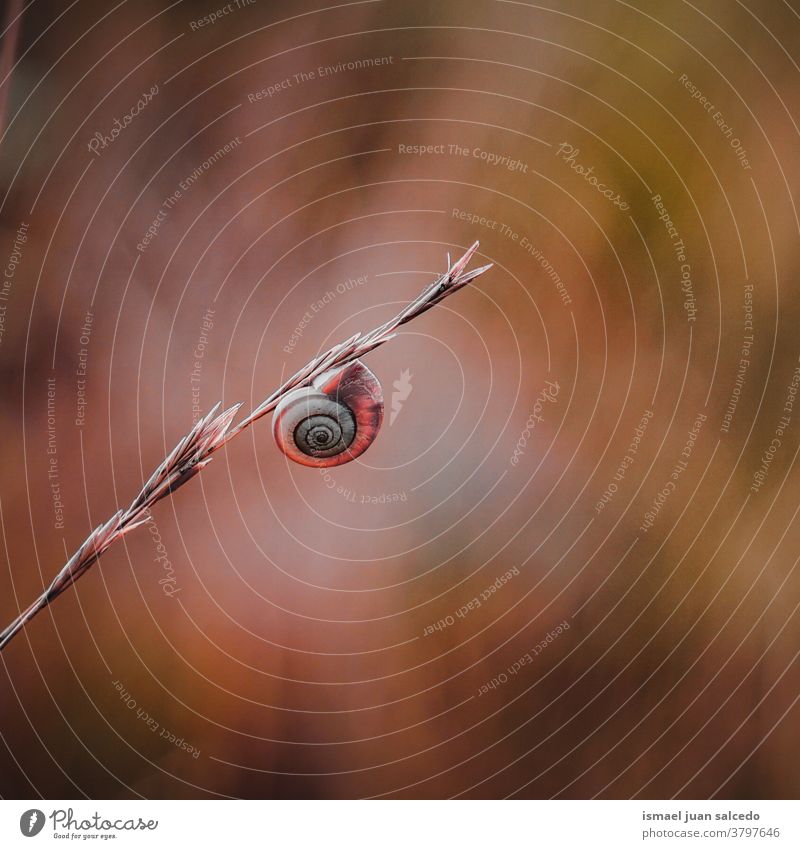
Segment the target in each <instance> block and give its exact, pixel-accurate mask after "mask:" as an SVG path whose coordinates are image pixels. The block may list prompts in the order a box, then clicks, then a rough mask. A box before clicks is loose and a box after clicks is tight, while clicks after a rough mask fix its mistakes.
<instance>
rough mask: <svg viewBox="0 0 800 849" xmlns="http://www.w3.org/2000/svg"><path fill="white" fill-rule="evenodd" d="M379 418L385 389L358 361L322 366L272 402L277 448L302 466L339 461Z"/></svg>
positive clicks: (363, 441)
mask: <svg viewBox="0 0 800 849" xmlns="http://www.w3.org/2000/svg"><path fill="white" fill-rule="evenodd" d="M382 421H383V391H382V389H381V385H380V383H379V382H378V378H377V377H375V375H374V374H373V373H372V372H371V371H370V370H369V369H368V368H367V367H366V366H365V365H364V364H363V363H362V362H361V361H360V360H356V361H355V362H353V363H350V364H349V365H346V366H340V367H338V368H335V369H331V370H330V371H326V372H325V373H324V374H321V375H320V376H319V377H317V378H316V379H315V380H314V381H313V382H312V384H311V385H310V386H304V387H302V388H300V389H295V390H294V391H293V392H290V393H289V394H288V395H287V396H286V397H285V398H284V399H283V400H282V401H281V402H280V403H279V404H278V406H277V407H276V408H275V415H274V417H273V419H272V433H273V435H274V436H275V441H276V442H277V443H278V448H280V449H281V451H283V453H284V454H285V455H286V456H287V457H289V458H290V459H291V460H294V461H295V462H296V463H301V464H302V465H304V466H316V467H317V468H324V467H327V466H340V465H341V464H342V463H349V462H350V461H351V460H355V458H356V457H358V456H359V455H361V454H363V453H364V452H365V451H366V450H367V448H369V446H370V445H372V443H373V441H374V440H375V437H376V436H377V435H378V431H379V430H380V426H381V422H382Z"/></svg>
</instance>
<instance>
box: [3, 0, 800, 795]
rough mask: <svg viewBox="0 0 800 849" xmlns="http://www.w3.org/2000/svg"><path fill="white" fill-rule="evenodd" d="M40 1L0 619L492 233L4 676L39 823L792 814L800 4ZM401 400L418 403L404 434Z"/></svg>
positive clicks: (23, 191)
mask: <svg viewBox="0 0 800 849" xmlns="http://www.w3.org/2000/svg"><path fill="white" fill-rule="evenodd" d="M20 9H21V4H17V3H14V2H12V3H8V2H7V3H6V4H5V8H4V11H3V20H4V23H3V27H4V30H3V41H2V51H3V58H4V62H5V64H4V69H3V76H4V79H3V88H2V100H3V101H4V104H5V105H4V116H3V120H2V131H3V135H2V141H0V154H1V158H0V183H1V185H0V190H2V207H1V208H0V216H2V217H1V219H0V226H1V228H2V230H1V231H0V260H2V266H3V278H2V280H0V319H1V322H0V370H2V381H3V404H2V435H3V439H2V451H3V462H2V464H0V530H1V531H2V537H3V546H2V549H1V551H2V554H1V555H0V557H1V558H2V561H3V562H2V568H0V615H1V617H2V619H3V620H4V621H3V623H1V624H5V621H10V620H11V619H13V618H14V616H16V615H17V613H18V612H19V611H20V610H21V609H22V608H23V607H24V606H25V605H27V604H28V603H29V601H31V600H32V599H33V598H34V597H35V596H36V595H38V594H39V593H40V592H41V591H42V589H43V587H45V586H46V585H47V584H48V583H49V581H50V580H51V578H52V576H53V575H54V574H55V573H56V571H57V570H58V569H59V568H60V566H61V565H62V564H63V562H64V561H65V560H66V559H67V557H68V556H69V554H71V553H72V552H73V551H74V550H75V549H76V548H77V547H78V546H79V545H80V543H81V542H82V541H83V540H84V538H85V537H86V535H87V534H88V533H89V531H90V530H91V529H92V528H94V527H95V526H96V525H98V524H99V523H100V522H101V521H103V520H105V519H106V518H107V517H108V516H110V515H111V514H112V513H113V512H114V510H116V509H117V507H118V506H121V505H124V504H127V503H129V501H130V499H131V498H132V497H133V496H134V495H135V494H136V492H138V490H139V488H140V486H141V485H142V483H143V481H144V480H145V479H146V478H147V477H148V476H149V474H150V472H151V471H152V469H153V468H155V466H156V465H157V464H158V463H159V462H160V461H161V459H162V458H163V457H164V456H165V453H166V452H167V451H168V450H169V449H171V448H172V446H173V445H174V444H175V443H176V442H177V441H178V439H179V438H180V437H181V436H182V435H183V434H184V433H185V432H186V431H187V430H188V428H189V427H190V426H191V425H192V423H193V422H195V421H196V420H197V418H198V417H199V416H200V415H201V414H203V413H205V412H206V411H207V410H208V409H209V408H210V407H211V406H212V405H213V404H214V403H216V402H217V401H220V400H221V401H223V402H224V403H226V404H231V403H234V402H236V401H243V402H244V403H245V405H246V406H248V408H249V407H251V406H254V405H256V404H258V403H259V402H260V401H261V400H262V399H263V398H264V397H266V396H267V395H268V394H269V393H270V392H271V391H272V390H273V389H275V388H276V387H277V386H278V385H279V384H280V382H281V381H282V379H284V378H285V377H286V376H287V375H288V374H291V373H293V372H294V371H296V370H297V369H298V368H300V366H302V365H303V364H304V363H305V362H306V361H307V360H309V359H310V358H312V357H313V356H315V355H316V354H317V353H319V352H320V351H322V350H324V349H325V348H326V347H328V346H330V345H332V344H334V343H335V342H337V341H340V340H342V339H344V338H346V337H347V336H349V335H351V334H352V333H354V332H355V331H357V330H368V329H370V328H371V327H373V326H376V325H377V324H379V323H381V322H383V321H385V320H386V319H388V318H389V317H390V316H391V315H393V314H394V313H395V312H397V311H398V309H399V308H400V307H401V306H402V305H403V304H404V303H406V302H407V301H408V300H410V299H411V298H413V297H414V296H415V295H416V294H417V293H418V292H419V291H420V289H421V288H422V287H423V286H424V285H425V284H427V283H428V282H429V281H431V280H432V279H433V278H434V276H435V275H436V274H437V273H439V272H441V271H442V270H444V268H445V267H446V264H447V255H448V253H449V254H450V255H451V256H453V257H456V256H459V255H460V254H461V253H462V252H463V251H464V250H465V249H466V248H467V247H468V246H469V245H470V244H471V243H472V242H473V241H475V240H476V239H479V240H480V242H481V245H480V251H479V255H478V257H477V258H476V260H477V261H478V262H493V263H494V264H495V267H494V268H493V269H492V270H491V271H490V272H489V273H487V274H486V275H484V276H483V277H481V278H480V279H479V280H477V281H476V282H475V284H474V285H472V286H470V287H468V289H467V290H465V291H463V292H461V293H460V294H458V295H456V296H454V297H453V298H452V299H449V300H448V301H447V302H446V303H445V304H443V305H442V306H440V307H437V308H436V309H435V310H432V311H431V312H429V313H427V314H426V315H425V316H423V317H421V318H420V319H418V320H416V321H414V322H413V323H412V324H409V325H407V326H406V327H405V328H404V329H403V331H402V332H401V333H400V334H399V335H398V337H397V338H396V339H394V340H392V341H391V342H390V343H389V344H387V345H386V346H384V347H383V348H381V349H380V350H378V351H376V352H374V353H373V354H371V355H370V356H369V357H368V358H367V365H369V367H370V368H371V369H372V370H373V371H374V372H375V373H376V375H377V376H378V377H379V379H380V380H381V382H382V384H383V389H384V394H385V396H386V403H387V417H386V421H385V423H384V426H383V429H382V431H381V433H380V435H379V436H378V438H377V440H376V442H375V444H374V445H373V446H372V447H371V448H370V450H369V451H368V452H367V453H366V454H364V455H363V456H362V457H361V458H360V459H359V460H358V461H356V462H353V463H350V464H348V465H344V466H340V467H337V468H334V469H331V470H329V471H326V472H320V471H318V470H313V469H308V468H305V467H301V466H299V465H295V464H292V463H290V462H289V461H287V459H286V458H285V457H284V456H283V455H282V454H281V453H280V452H279V451H278V449H277V448H276V446H275V444H274V442H273V439H272V435H271V432H270V424H269V420H262V421H261V422H259V423H258V424H257V425H255V426H254V427H253V428H252V429H251V430H249V431H247V432H246V433H245V434H243V435H242V436H241V437H240V438H238V439H237V440H236V441H234V442H232V443H231V444H230V445H229V447H228V448H227V449H226V451H225V452H223V453H222V454H220V455H217V458H216V460H215V461H214V463H212V464H211V465H210V466H209V468H207V469H206V470H205V471H204V472H203V474H202V475H201V476H199V477H198V478H196V479H195V480H194V481H193V482H192V483H191V484H190V485H189V486H187V487H185V488H184V489H182V490H181V491H180V492H179V493H177V494H176V495H175V496H174V497H173V498H171V499H167V500H165V501H163V502H161V503H160V504H159V505H158V507H157V508H156V509H155V510H154V511H153V520H152V523H151V524H150V525H149V526H148V527H145V528H141V529H139V530H138V531H136V532H135V533H132V534H131V535H129V536H127V537H126V538H125V540H124V542H123V543H120V544H118V545H116V546H114V547H113V548H111V549H110V550H109V551H108V552H107V553H106V554H105V555H104V556H103V558H102V561H101V563H100V564H99V565H98V566H96V567H94V568H93V569H92V570H91V571H90V572H89V573H88V574H87V575H86V576H85V577H84V578H83V580H81V581H80V582H79V583H78V584H77V585H76V587H75V588H74V589H73V590H70V591H69V592H68V593H66V594H65V595H63V596H62V597H61V598H59V599H58V600H57V601H56V602H55V603H54V604H53V606H52V607H50V608H49V609H47V610H45V611H44V612H43V613H42V614H41V615H39V616H38V617H37V618H36V619H35V620H34V621H33V622H32V623H31V624H30V625H29V627H28V628H27V629H26V630H25V632H24V633H23V634H22V635H20V636H18V637H17V638H16V639H15V640H14V642H13V643H11V644H10V645H9V646H8V647H7V648H6V649H5V650H4V651H3V653H2V656H1V658H0V660H1V662H0V668H1V671H0V704H2V712H0V733H1V735H2V746H1V747H0V793H2V795H3V796H4V797H36V796H40V795H41V796H44V797H51V798H80V797H84V796H87V797H95V798H98V797H99V798H110V797H167V798H173V797H227V796H232V797H256V798H260V797H261V798H274V797H303V798H316V797H336V798H340V797H341V798H346V797H364V796H391V797H449V796H464V797H504V796H509V795H511V796H516V797H535V798H547V797H552V796H558V797H576V798H588V797H594V796H599V797H614V798H617V797H631V796H639V797H643V798H668V797H673V796H677V797H686V798H706V797H710V796H715V797H720V798H737V797H738V798H743V797H744V798H747V797H751V798H752V797H755V798H761V797H796V796H797V794H798V793H800V778H798V772H797V768H796V763H797V756H798V755H800V747H799V744H798V735H797V723H798V720H799V719H800V707H798V704H797V701H798V697H799V696H800V677H799V676H798V672H800V664H799V663H798V654H797V645H798V636H799V635H800V628H799V623H800V619H799V618H798V601H799V599H798V589H800V576H799V575H798V570H797V560H798V555H800V535H799V534H798V530H797V523H796V521H795V520H796V516H797V511H798V507H799V506H800V501H799V500H798V498H797V483H798V474H797V464H796V460H797V450H798V444H799V443H798V434H800V405H798V406H796V407H795V404H794V400H795V393H796V391H797V386H798V383H799V382H800V371H798V365H799V363H798V355H800V343H799V342H798V334H797V330H796V328H797V322H798V318H799V317H800V316H799V315H798V313H800V301H798V298H797V297H796V291H797V289H796V286H797V282H796V281H797V273H798V250H797V245H798V237H799V236H800V220H799V218H798V210H797V203H796V200H795V195H796V193H797V179H798V173H797V172H798V156H797V150H798V121H799V120H800V76H798V72H799V71H800V69H799V68H798V64H797V62H798V56H800V9H798V7H797V4H796V3H794V2H791V1H790V2H780V3H770V4H766V3H757V2H752V0H750V1H749V2H748V0H745V2H742V3H736V4H731V3H725V2H721V0H717V2H706V0H704V1H703V2H701V3H698V4H695V5H692V4H688V3H674V2H647V3H645V2H642V0H637V2H633V3H622V2H612V1H611V0H601V1H600V2H589V0H572V2H569V0H558V2H545V3H543V4H534V3H529V2H511V0H469V1H468V2H456V0H445V1H444V2H440V3H436V4H430V3H428V2H422V0H420V2H417V0H403V2H399V0H357V1H356V2H347V3H330V2H325V0H314V1H313V2H306V0H300V2H292V3H276V2H267V0H250V2H247V0H239V2H237V0H232V2H231V3H229V4H227V5H217V6H214V5H213V4H209V3H201V2H189V0H182V2H176V3H155V2H136V3H134V2H129V0H128V2H126V0H122V2H117V3H113V4H109V3H104V2H92V0H78V2H75V3H71V4H68V5H65V4H62V3H57V2H48V1H47V0H32V2H30V3H28V4H27V5H26V6H25V8H24V10H23V11H21V12H20ZM390 413H391V415H390Z"/></svg>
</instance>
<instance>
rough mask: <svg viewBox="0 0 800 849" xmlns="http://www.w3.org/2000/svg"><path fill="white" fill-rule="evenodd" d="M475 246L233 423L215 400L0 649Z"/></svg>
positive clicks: (459, 283) (355, 354)
mask: <svg viewBox="0 0 800 849" xmlns="http://www.w3.org/2000/svg"><path fill="white" fill-rule="evenodd" d="M477 249H478V242H475V244H474V245H472V247H471V248H470V249H469V250H468V251H467V252H466V253H465V254H464V256H462V257H461V259H459V260H458V261H457V262H455V263H453V264H452V265H451V264H450V258H449V257H448V269H447V271H446V272H444V274H442V275H441V276H440V277H439V278H438V279H437V280H436V281H435V282H434V283H432V284H431V285H430V286H428V287H427V288H426V289H425V290H424V291H423V292H422V293H421V294H420V295H419V296H418V297H417V298H415V299H414V300H413V301H411V303H409V304H408V306H406V307H405V308H404V309H403V310H402V311H401V312H400V313H398V315H396V316H395V317H394V318H393V319H391V320H390V321H387V322H386V323H385V324H382V325H380V327H376V328H375V329H374V330H371V331H370V332H369V333H356V334H355V335H354V336H351V337H350V338H349V339H346V340H345V341H344V342H340V343H339V344H338V345H334V346H333V347H332V348H330V349H328V350H327V351H325V353H323V354H320V355H319V356H318V357H315V358H314V359H313V360H311V362H310V363H307V364H306V365H305V366H303V368H301V369H300V371H298V372H297V373H296V374H295V375H293V376H292V377H290V378H289V379H288V380H287V381H286V382H285V383H283V385H282V386H280V387H279V388H278V389H276V390H275V391H274V392H273V393H272V394H271V395H270V396H269V397H267V398H266V399H265V400H264V401H262V402H261V403H260V404H259V405H258V406H257V407H255V408H254V409H253V410H252V411H251V412H250V413H248V414H247V415H246V416H245V417H244V418H243V419H242V420H241V421H240V422H239V423H238V424H235V425H234V423H233V420H234V418H235V417H236V414H237V413H238V411H239V408H240V407H241V406H242V405H241V404H234V405H233V406H232V407H229V408H228V409H226V410H222V411H221V412H220V407H221V405H220V404H216V405H215V406H214V407H213V408H212V409H211V410H210V411H209V412H208V413H207V414H206V415H205V416H203V418H201V419H200V420H199V421H198V422H197V424H195V425H194V427H193V428H192V429H191V430H190V431H189V433H187V434H186V436H184V437H183V438H182V439H181V440H180V441H179V442H178V444H177V445H176V446H175V447H174V448H173V449H172V451H171V452H170V453H169V455H168V456H167V457H166V459H164V461H163V462H162V463H161V464H160V465H159V466H158V468H157V469H156V470H155V471H154V472H153V474H152V475H151V476H150V478H149V479H148V480H147V482H146V483H145V485H144V486H143V487H142V489H141V491H140V492H139V494H138V495H137V496H136V498H134V499H133V501H132V502H131V503H130V505H129V506H128V507H126V508H125V509H122V510H118V511H117V512H116V513H114V515H113V516H112V517H111V518H110V519H108V520H107V521H106V522H104V523H103V524H102V525H99V526H98V527H97V528H95V529H94V530H93V531H92V533H91V534H89V536H88V537H87V538H86V540H84V542H83V543H82V544H81V546H80V548H78V550H77V551H76V552H75V553H74V554H73V555H72V557H70V558H69V560H68V561H67V562H66V563H65V564H64V566H63V567H62V568H61V570H60V571H59V572H58V574H57V575H56V576H55V578H53V580H52V581H51V583H50V585H49V586H48V587H47V588H46V589H45V590H44V592H43V593H42V594H41V595H40V596H39V597H38V598H37V599H36V600H35V601H34V602H33V603H32V604H31V605H30V606H28V607H27V608H26V609H25V610H23V611H22V612H21V613H20V614H19V616H17V618H16V619H14V621H13V622H11V623H10V624H9V625H8V626H6V627H5V628H4V629H3V630H2V631H0V650H2V649H4V648H5V647H6V646H7V645H8V644H9V642H10V641H11V640H12V639H13V638H14V636H15V635H16V634H18V633H19V632H20V631H21V630H22V629H23V628H24V627H25V626H26V625H27V624H28V622H30V621H31V619H33V617H34V616H36V614H37V613H39V612H40V611H41V610H44V608H45V607H47V606H48V605H49V604H51V603H52V602H53V601H54V600H55V599H56V598H58V596H59V595H61V593H63V592H64V590H67V589H69V587H71V586H72V585H73V584H74V583H75V581H77V580H78V578H80V577H81V575H83V574H85V573H86V572H87V571H88V570H89V569H90V568H91V567H92V566H93V565H94V564H95V563H96V562H97V561H98V559H99V558H100V556H101V555H102V554H103V552H104V551H105V550H106V549H107V548H108V547H109V546H110V545H112V544H113V543H114V542H116V541H117V540H118V539H121V538H122V537H123V536H125V534H127V533H129V532H130V531H132V530H134V529H135V528H138V527H139V526H140V525H143V524H145V523H146V522H148V521H149V520H150V509H151V507H153V505H154V504H156V502H158V501H160V500H161V499H162V498H166V497H167V496H168V495H172V493H173V492H175V491H176V490H177V489H179V488H180V487H182V486H183V485H184V484H185V483H187V482H188V481H190V480H191V479H192V478H193V477H194V476H195V475H196V474H198V473H199V472H200V471H202V470H203V469H204V468H205V467H206V466H207V465H208V464H209V463H210V462H211V460H212V459H213V455H214V453H215V452H216V451H219V449H220V448H222V447H223V446H224V445H226V444H227V443H228V442H229V441H230V440H231V439H233V438H234V437H235V436H238V435H239V434H240V433H241V432H242V431H243V430H246V429H247V428H248V427H250V425H251V424H253V422H256V421H258V420H259V419H260V418H262V417H263V416H265V415H267V414H268V413H270V412H272V410H274V409H275V407H276V406H277V405H278V403H279V402H280V400H281V399H282V398H283V397H284V396H285V395H286V394H287V393H289V392H291V391H292V390H294V389H297V388H299V387H301V386H307V385H308V384H310V383H311V382H312V381H313V380H314V379H315V378H316V377H318V376H319V375H321V374H323V373H324V372H326V371H328V370H329V369H333V368H338V367H340V366H345V365H347V364H348V363H352V362H353V361H355V360H357V359H360V358H361V357H363V356H365V355H366V354H369V353H370V352H371V351H374V350H375V349H376V348H378V347H379V346H381V345H383V344H384V342H388V341H389V340H390V339H393V338H394V336H395V331H396V330H397V329H398V328H399V327H401V326H402V325H404V324H406V323H407V322H409V321H411V320H412V319H415V318H417V317H418V316H420V315H422V314H423V313H424V312H427V311H428V310H429V309H431V307H434V306H436V305H437V304H440V303H441V302H442V301H443V300H444V299H445V298H446V297H448V296H450V295H452V294H453V293H454V292H457V291H458V290H459V289H461V288H463V287H464V286H466V285H467V283H470V282H471V281H472V280H474V279H475V278H476V277H478V276H479V275H481V274H483V273H484V272H485V271H487V270H488V269H489V268H491V265H484V266H481V267H480V268H475V269H473V270H472V271H467V270H466V267H467V264H468V263H469V261H470V259H471V258H472V255H473V254H474V253H475V251H476V250H477Z"/></svg>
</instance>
